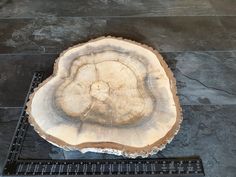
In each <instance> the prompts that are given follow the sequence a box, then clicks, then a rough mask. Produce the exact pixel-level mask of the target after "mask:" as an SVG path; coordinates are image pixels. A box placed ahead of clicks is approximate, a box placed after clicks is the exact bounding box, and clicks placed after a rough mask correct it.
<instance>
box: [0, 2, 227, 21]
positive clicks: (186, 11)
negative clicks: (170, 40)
mask: <svg viewBox="0 0 236 177" xmlns="http://www.w3.org/2000/svg"><path fill="white" fill-rule="evenodd" d="M216 5H217V4H216ZM1 6H2V9H1V11H0V16H1V17H3V18H19V17H20V18H32V17H38V16H40V17H41V16H44V17H48V16H63V17H68V16H69V17H82V16H170V15H171V16H173V15H174V16H175V15H179V16H185V15H217V13H216V12H215V10H214V9H213V8H212V5H211V4H210V3H209V1H208V0H198V1H196V0H175V1H173V0H165V1H163V0H135V1H133V0H89V1H86V0H82V1H76V0H73V1H64V0H40V1H27V0H21V1H20V2H19V1H17V0H11V1H10V0H3V1H2V2H1V4H0V7H1ZM226 13H227V12H226Z"/></svg>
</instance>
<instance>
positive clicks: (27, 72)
mask: <svg viewBox="0 0 236 177" xmlns="http://www.w3.org/2000/svg"><path fill="white" fill-rule="evenodd" d="M56 57H57V55H0V98H1V99H0V107H4V106H7V107H9V106H13V107H19V106H20V107H22V106H23V104H24V100H25V96H26V94H27V91H28V89H29V84H30V82H31V79H32V76H33V72H34V71H41V70H43V71H45V73H46V75H49V74H51V72H52V68H53V64H54V60H55V58H56Z"/></svg>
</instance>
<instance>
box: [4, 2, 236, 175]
mask: <svg viewBox="0 0 236 177" xmlns="http://www.w3.org/2000/svg"><path fill="white" fill-rule="evenodd" d="M101 35H113V36H121V37H125V38H129V39H133V40H136V41H139V42H142V43H145V44H148V45H150V46H152V47H154V48H156V49H157V50H159V51H160V52H161V54H162V55H163V56H164V58H165V60H166V62H167V63H168V64H169V66H170V68H171V69H172V71H173V72H174V74H175V77H176V79H177V87H178V93H179V97H180V102H181V105H182V107H183V116H184V121H183V124H182V127H181V129H180V132H179V134H178V135H177V136H176V138H175V139H174V140H173V141H172V142H171V144H169V145H167V147H166V148H165V149H164V150H163V151H162V154H163V155H165V156H167V157H173V156H189V155H200V156H201V157H202V159H203V162H204V167H205V172H206V176H207V177H235V176H236V163H235V162H236V81H235V79H236V1H234V0H224V1H222V0H199V1H195V0H176V1H172V0H166V1H162V0H137V1H133V0H116V1H115V0H91V1H83V0H80V1H70V2H68V1H63V0H58V1H55V0H41V1H28V0H21V1H17V0H11V1H9V0H2V1H0V169H1V168H2V165H3V161H4V160H5V158H6V153H7V150H8V147H9V144H10V141H11V138H12V136H13V131H14V129H15V126H16V123H17V120H18V117H19V114H20V110H21V108H22V106H23V102H24V97H25V95H26V92H27V89H28V86H29V83H30V80H31V77H32V73H33V72H34V71H35V70H43V71H45V72H46V74H47V75H50V73H51V72H52V66H53V63H54V60H55V59H56V57H57V56H58V54H59V53H60V52H61V51H62V50H64V49H66V48H67V47H69V46H72V45H73V44H77V43H80V42H85V41H87V40H88V39H91V38H94V37H98V36H101ZM25 141H26V142H25V146H24V147H23V149H22V156H23V157H24V158H27V157H29V155H30V156H31V157H39V154H40V157H41V158H52V159H55V158H62V159H64V158H77V157H80V158H94V157H96V158H116V157H114V156H107V155H105V154H100V155H99V154H93V153H87V154H85V155H82V154H79V153H77V154H76V155H75V153H74V152H73V153H72V152H65V151H62V150H61V149H59V148H56V147H54V146H53V145H51V144H48V143H47V142H45V141H44V140H42V139H41V138H40V137H38V135H37V134H36V133H35V132H34V131H33V129H30V130H29V132H28V134H27V136H26V140H25ZM0 174H1V170H0Z"/></svg>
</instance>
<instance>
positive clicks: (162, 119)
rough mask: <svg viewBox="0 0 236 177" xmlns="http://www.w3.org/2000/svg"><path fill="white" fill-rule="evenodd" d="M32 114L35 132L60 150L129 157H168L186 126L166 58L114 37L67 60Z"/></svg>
mask: <svg viewBox="0 0 236 177" xmlns="http://www.w3.org/2000/svg"><path fill="white" fill-rule="evenodd" d="M28 112H29V114H30V118H29V120H30V122H31V124H32V125H33V126H34V127H35V130H36V131H37V132H38V133H39V134H40V135H41V136H42V137H43V138H45V139H46V140H48V141H49V142H51V143H53V144H55V145H57V146H60V147H62V148H65V149H68V150H70V149H77V150H81V151H82V152H86V151H95V152H107V153H113V154H119V155H124V156H129V157H136V156H139V155H141V156H143V157H144V156H147V155H148V154H152V153H155V152H157V151H158V150H160V149H162V148H163V147H164V146H165V145H166V144H167V143H168V142H169V141H170V140H171V139H172V138H173V136H174V135H175V134H176V133H177V131H178V129H179V125H180V123H181V120H182V119H181V109H180V106H179V102H178V98H177V96H176V87H175V80H174V78H173V75H172V73H171V71H170V70H169V69H168V67H167V65H166V63H165V62H164V60H163V59H162V57H161V56H160V55H159V54H158V53H157V52H156V51H154V50H152V49H151V48H149V47H147V46H144V45H141V44H139V43H135V42H133V41H129V40H123V39H121V38H113V37H102V38H98V39H95V40H92V41H89V42H87V43H85V44H81V45H77V46H74V47H72V48H70V49H68V50H66V51H65V52H63V53H62V54H61V56H60V57H59V58H58V60H57V62H56V63H55V68H54V74H53V75H52V76H51V77H50V78H48V79H47V80H45V81H44V82H43V83H42V84H41V85H40V87H39V88H38V89H37V90H35V92H34V93H33V94H32V95H31V99H30V101H29V103H28Z"/></svg>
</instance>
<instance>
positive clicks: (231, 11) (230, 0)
mask: <svg viewBox="0 0 236 177" xmlns="http://www.w3.org/2000/svg"><path fill="white" fill-rule="evenodd" d="M209 1H210V4H211V5H212V7H213V9H215V14H217V15H219V16H230V15H232V16H233V15H236V10H235V9H236V1H235V0H209Z"/></svg>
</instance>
